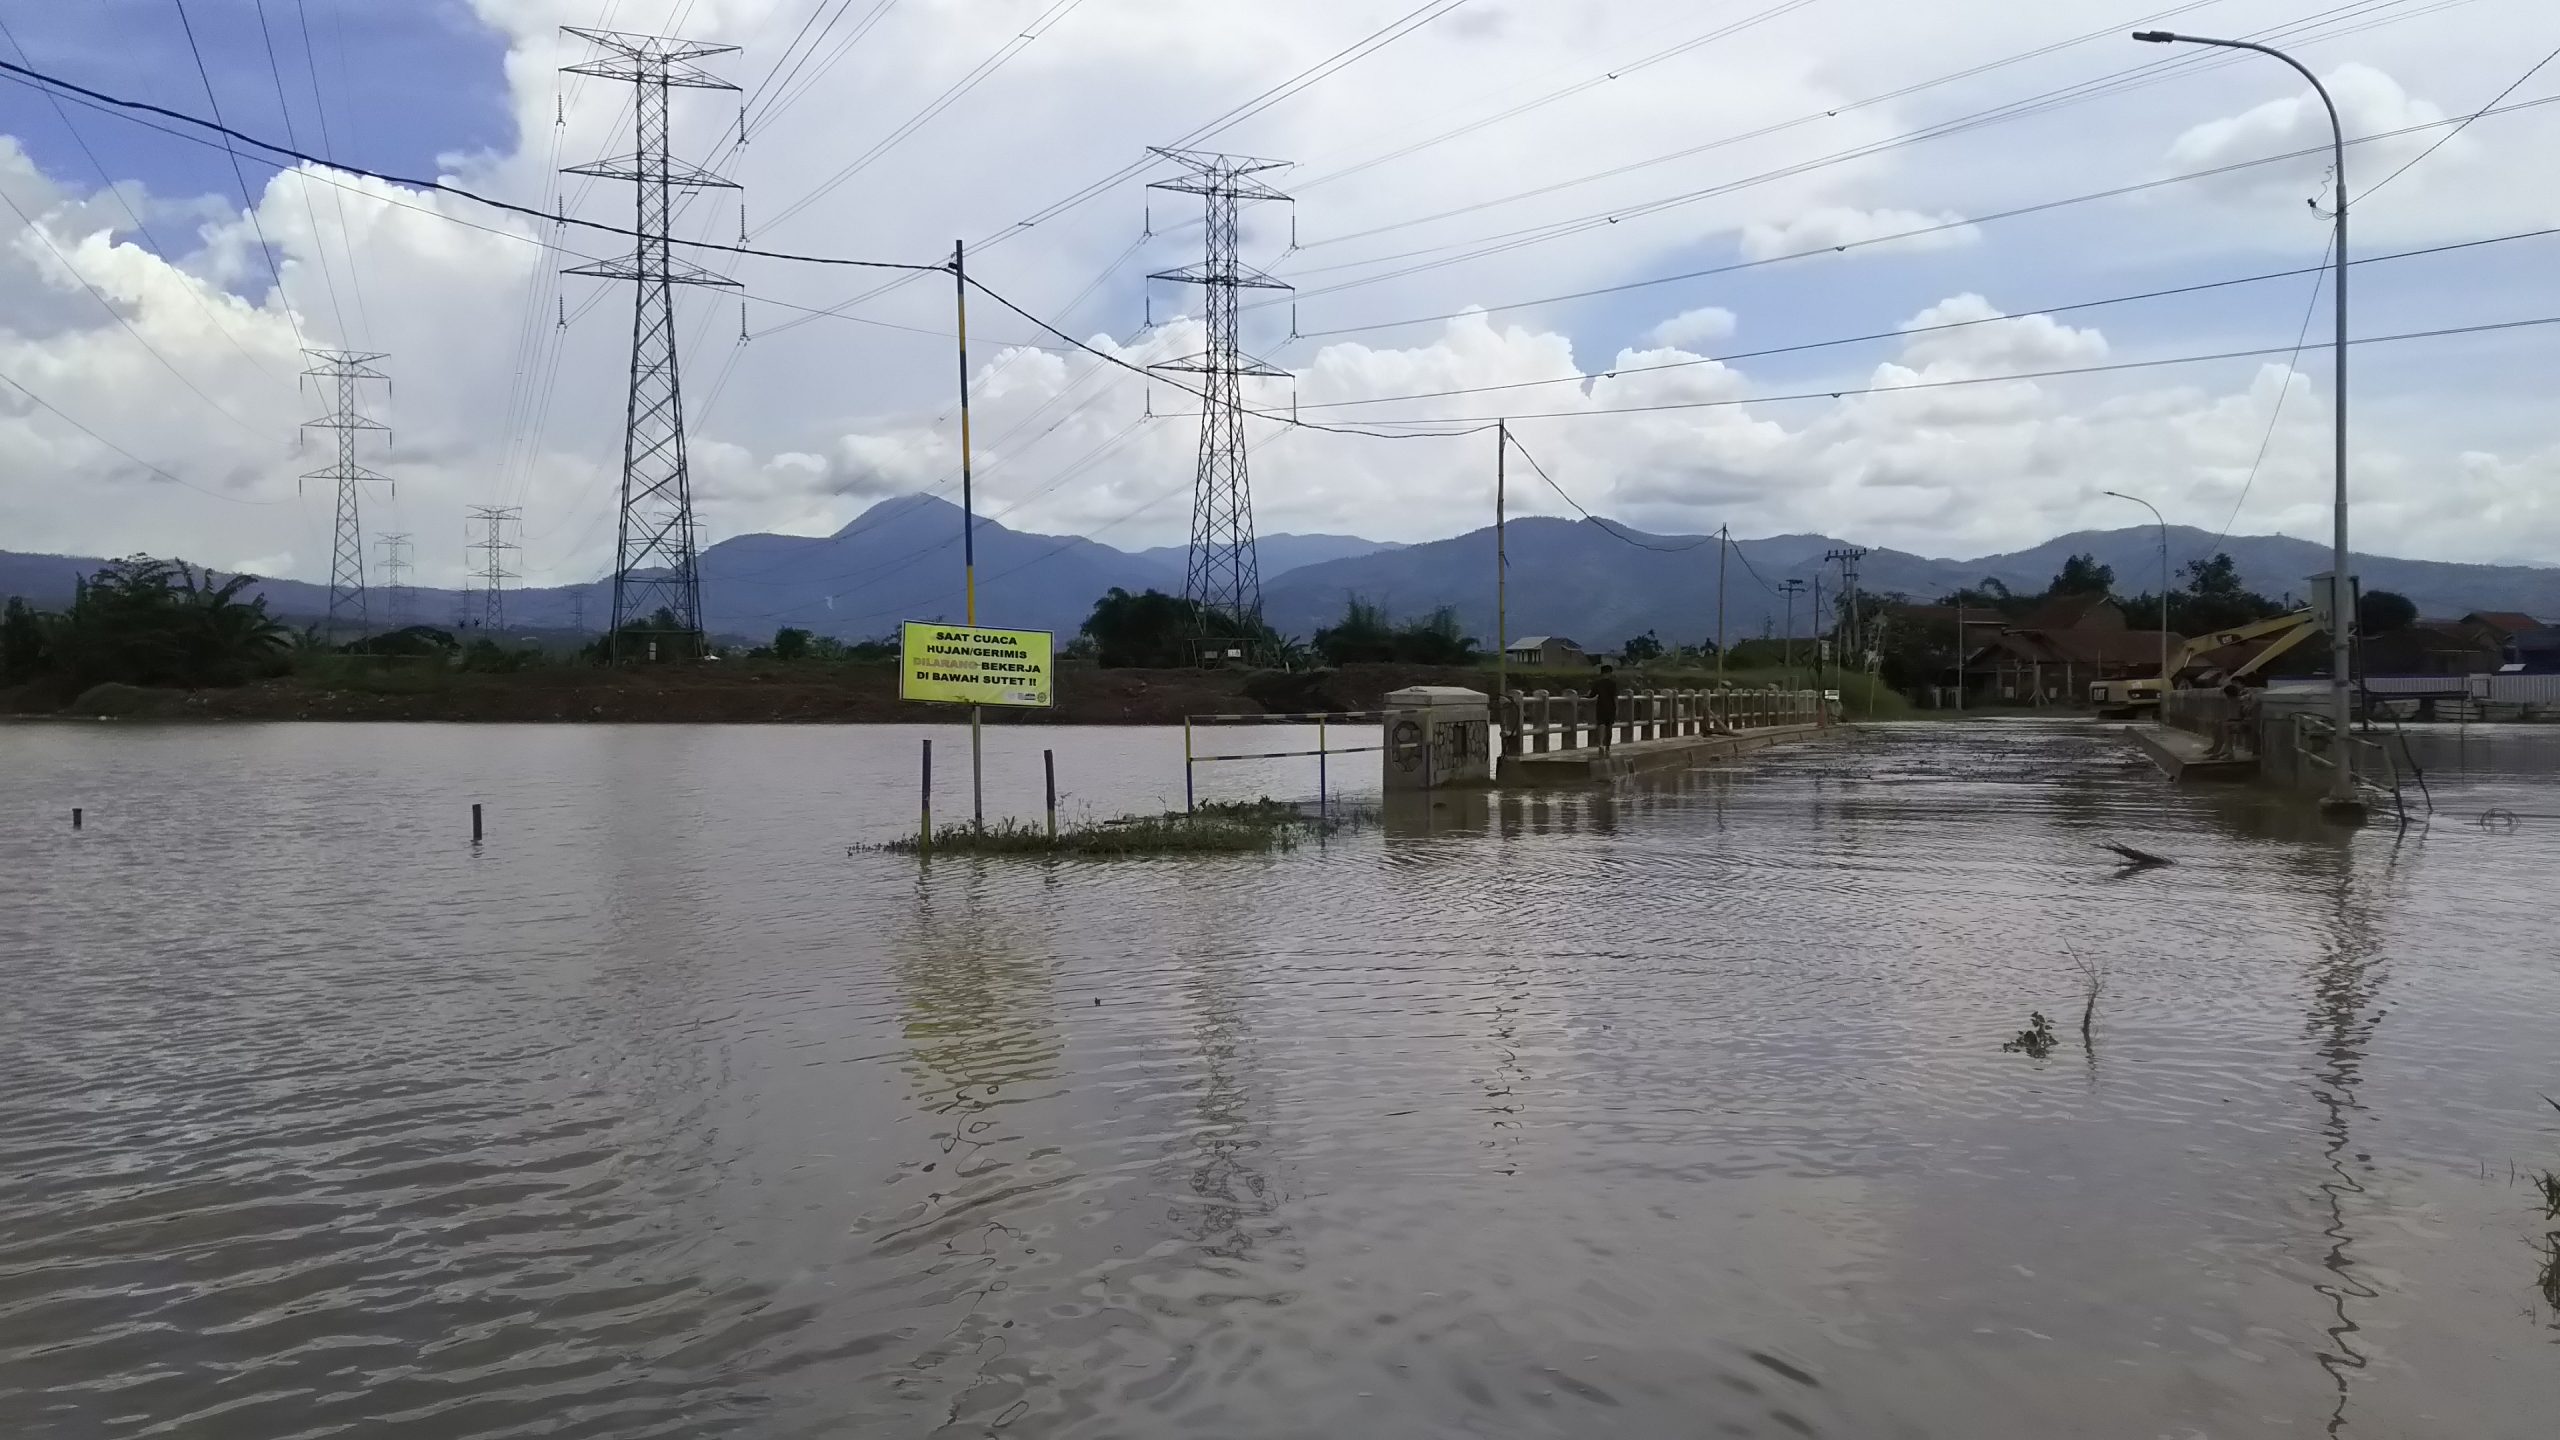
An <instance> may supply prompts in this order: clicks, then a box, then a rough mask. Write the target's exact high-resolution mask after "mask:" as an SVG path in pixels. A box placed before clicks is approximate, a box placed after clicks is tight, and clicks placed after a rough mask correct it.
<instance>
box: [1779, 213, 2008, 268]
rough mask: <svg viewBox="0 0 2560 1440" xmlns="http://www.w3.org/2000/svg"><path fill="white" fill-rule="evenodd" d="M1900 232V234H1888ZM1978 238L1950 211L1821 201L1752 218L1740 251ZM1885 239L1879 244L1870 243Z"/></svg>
mask: <svg viewBox="0 0 2560 1440" xmlns="http://www.w3.org/2000/svg"><path fill="white" fill-rule="evenodd" d="M1894 236H1904V237H1908V238H1904V239H1889V237H1894ZM1981 239H1982V232H1981V231H1980V230H1978V229H1976V228H1975V227H1973V226H1972V225H1969V224H1966V223H1965V218H1964V217H1963V216H1962V215H1958V214H1956V213H1955V212H1953V211H1946V212H1943V213H1940V214H1935V215H1925V214H1922V213H1921V212H1919V211H1917V210H1891V209H1885V210H1859V209H1855V208H1853V207H1850V206H1846V205H1826V206H1824V207H1822V208H1821V209H1818V210H1808V211H1806V212H1805V213H1804V214H1801V215H1798V216H1795V217H1794V218H1792V219H1789V220H1785V221H1781V222H1778V223H1775V224H1772V223H1767V222H1758V221H1755V222H1754V223H1752V224H1750V225H1746V226H1744V227H1743V230H1742V253H1743V254H1744V255H1745V256H1747V257H1748V258H1750V259H1753V260H1766V259H1769V258H1770V257H1772V256H1777V255H1798V254H1802V253H1804V252H1805V251H1808V250H1829V249H1839V248H1843V247H1847V246H1852V245H1857V246H1864V245H1870V244H1875V246H1876V248H1877V249H1893V250H1953V249H1959V248H1961V247H1963V246H1967V245H1971V244H1974V243H1976V242H1978V241H1979V240H1981ZM1879 241H1886V242H1887V243H1884V244H1876V242H1879Z"/></svg>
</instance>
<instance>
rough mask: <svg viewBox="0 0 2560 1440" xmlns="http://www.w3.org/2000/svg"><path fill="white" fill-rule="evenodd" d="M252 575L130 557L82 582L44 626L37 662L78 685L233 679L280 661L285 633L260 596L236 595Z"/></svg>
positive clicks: (271, 668) (287, 644) (287, 640)
mask: <svg viewBox="0 0 2560 1440" xmlns="http://www.w3.org/2000/svg"><path fill="white" fill-rule="evenodd" d="M255 583H257V577H256V576H253V575H234V576H232V577H231V578H230V579H228V580H218V579H217V578H216V576H215V573H214V572H213V571H210V570H203V571H199V570H197V569H196V568H195V567H194V566H191V565H189V564H187V563H185V562H184V561H177V560H155V559H152V558H151V557H149V556H147V555H137V556H134V557H133V558H131V559H128V560H115V561H110V562H108V563H107V564H106V565H105V566H103V567H101V568H100V569H99V570H98V572H97V573H96V574H94V575H91V576H89V577H87V578H86V579H84V580H82V581H81V582H80V585H79V587H78V589H77V590H76V592H75V593H74V596H73V599H72V602H71V608H70V609H69V610H66V611H64V612H63V613H62V614H60V615H58V616H54V617H51V619H50V623H45V622H39V624H40V627H41V628H42V629H43V630H44V632H45V639H44V646H43V661H42V663H43V665H44V668H45V669H46V670H47V671H49V672H51V673H54V674H59V675H61V676H63V677H64V678H65V679H67V680H69V681H70V682H71V683H72V684H73V685H74V686H77V687H79V688H84V689H85V688H86V687H88V686H91V685H97V684H102V683H104V682H107V681H118V682H121V683H124V684H128V685H185V686H211V685H238V684H241V683H243V682H245V681H248V680H251V679H255V678H257V677H258V676H260V675H263V674H269V673H274V672H276V671H277V670H279V669H281V668H282V667H283V665H284V664H285V655H286V653H287V651H288V650H289V649H290V648H291V646H292V636H291V633H290V632H288V631H287V630H286V629H285V627H284V626H283V625H282V624H280V623H279V622H278V621H277V620H276V619H275V617H273V616H271V615H269V614H268V613H267V601H266V597H265V596H257V597H254V598H251V599H246V600H244V599H242V598H241V595H242V593H243V592H244V591H246V590H247V589H248V588H249V587H250V586H251V585H253V584H255Z"/></svg>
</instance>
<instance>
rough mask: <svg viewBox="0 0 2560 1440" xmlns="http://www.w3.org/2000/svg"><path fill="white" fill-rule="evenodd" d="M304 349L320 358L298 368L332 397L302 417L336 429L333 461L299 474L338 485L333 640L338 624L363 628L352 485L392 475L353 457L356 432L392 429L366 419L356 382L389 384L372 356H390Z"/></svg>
mask: <svg viewBox="0 0 2560 1440" xmlns="http://www.w3.org/2000/svg"><path fill="white" fill-rule="evenodd" d="M302 353H304V354H305V355H308V356H310V357H311V358H312V359H313V360H314V361H316V362H318V363H316V364H314V365H313V366H312V367H311V368H310V369H308V370H305V371H303V372H302V373H303V374H305V375H308V376H310V377H312V378H313V379H315V380H319V381H322V382H323V393H324V394H328V395H331V396H332V398H333V400H334V402H335V403H334V405H333V408H331V410H330V411H329V413H328V414H326V415H323V416H321V417H320V418H319V419H317V420H306V421H304V422H302V423H303V428H304V429H306V430H335V431H337V432H338V459H337V463H336V464H334V465H331V466H330V467H329V468H327V469H325V470H314V471H311V472H310V473H309V474H306V475H304V476H303V477H302V478H303V479H305V480H334V481H336V482H337V486H338V528H337V536H336V539H335V541H334V542H333V544H332V546H331V549H330V556H329V625H328V634H329V638H330V639H331V640H332V641H335V640H336V639H337V638H338V634H339V631H340V630H341V629H350V628H351V629H353V630H354V631H355V632H356V633H357V634H362V633H363V632H364V630H365V628H366V616H365V602H364V525H363V522H362V520H361V518H360V517H359V516H358V514H357V506H356V487H357V485H359V484H360V483H362V482H364V481H367V480H379V481H382V482H383V483H384V484H386V485H387V484H389V483H390V482H391V477H390V476H388V475H380V474H376V473H375V472H373V471H371V470H368V469H366V468H365V467H363V466H362V465H359V464H357V463H356V436H358V435H360V434H362V433H364V432H365V431H367V430H378V431H381V432H382V434H383V435H384V436H385V437H386V438H388V437H389V436H390V434H391V428H390V427H389V426H387V425H384V424H382V423H381V422H380V421H377V420H369V419H366V418H365V415H364V412H362V411H361V410H359V409H357V408H356V385H357V382H359V381H363V380H380V381H382V382H383V383H384V384H386V385H387V384H389V383H390V382H391V377H390V376H388V375H385V374H383V373H382V372H381V371H379V370H376V369H374V368H373V362H374V361H376V360H381V359H386V358H388V356H387V354H385V353H383V352H370V353H368V352H360V351H355V350H305V351H303V352H302ZM330 381H335V382H336V388H335V390H334V391H332V390H329V389H328V388H327V382H330Z"/></svg>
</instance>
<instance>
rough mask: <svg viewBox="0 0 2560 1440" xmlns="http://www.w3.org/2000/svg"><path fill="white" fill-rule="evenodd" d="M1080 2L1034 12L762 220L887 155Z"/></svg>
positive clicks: (787, 211)
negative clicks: (890, 125)
mask: <svg viewBox="0 0 2560 1440" xmlns="http://www.w3.org/2000/svg"><path fill="white" fill-rule="evenodd" d="M1083 3H1084V0H1057V3H1055V4H1053V5H1051V6H1050V7H1049V8H1048V9H1047V10H1044V11H1042V12H1041V13H1040V14H1039V15H1037V16H1035V17H1034V18H1033V19H1032V21H1031V24H1030V26H1029V27H1028V28H1026V29H1024V30H1023V31H1022V32H1021V33H1019V34H1017V35H1015V36H1014V37H1013V38H1012V39H1009V40H1007V41H1006V42H1005V43H1004V44H1002V45H1000V46H998V47H996V50H995V52H994V53H993V54H990V55H989V56H987V58H985V59H983V60H981V61H979V62H978V63H977V64H976V65H975V66H974V67H972V68H971V69H970V70H969V71H968V73H966V74H964V75H962V76H961V77H960V78H959V79H957V80H955V81H953V82H951V84H950V85H949V86H948V87H946V88H945V89H944V90H943V92H942V93H941V94H939V95H937V96H935V97H934V98H933V99H931V100H929V101H926V102H925V105H924V108H923V109H921V110H918V111H917V112H916V113H915V114H913V115H911V116H909V117H908V118H907V119H906V120H905V121H904V122H903V123H901V124H900V125H899V126H898V127H897V128H896V129H894V130H892V131H890V132H889V134H888V135H887V136H886V137H884V138H882V139H880V140H879V141H876V142H874V143H873V145H872V146H871V148H870V149H868V150H865V151H863V152H862V153H861V154H860V155H857V156H855V157H854V158H853V160H852V161H851V162H849V163H847V164H846V165H845V166H844V167H843V168H841V169H839V170H837V171H836V172H835V173H834V174H832V175H830V176H828V177H827V178H826V179H824V180H822V181H820V182H818V186H817V188H816V189H814V190H811V191H810V192H809V193H808V194H806V195H803V196H801V197H800V198H799V199H797V200H794V201H793V202H791V203H790V204H788V205H786V206H784V207H782V213H780V214H778V215H776V216H774V217H773V218H772V219H771V220H768V221H766V222H765V223H766V224H767V225H780V224H782V223H784V222H785V221H787V220H789V219H790V218H791V217H792V216H794V215H797V214H799V213H800V212H801V211H803V210H806V209H808V208H809V207H810V206H811V205H814V204H816V203H818V201H819V200H821V199H823V198H825V197H826V196H828V195H830V194H832V193H834V192H835V190H836V188H837V187H838V186H841V185H843V184H844V183H845V182H846V181H848V180H850V179H852V178H853V177H854V176H856V175H858V174H860V173H862V171H863V170H864V169H865V168H867V167H869V165H870V164H871V162H872V161H874V160H877V159H879V158H880V157H881V156H883V155H886V154H888V153H889V152H890V151H891V150H893V149H895V148H897V146H898V144H899V143H900V142H901V141H903V140H905V139H906V138H907V137H908V136H910V135H913V134H915V133H916V132H917V131H918V130H921V129H923V128H924V127H925V126H926V125H928V124H930V123H932V121H933V119H934V117H935V116H937V115H940V114H941V113H942V112H943V111H945V110H948V109H950V108H951V107H952V106H953V105H956V104H958V103H959V102H960V100H961V98H962V97H963V96H966V95H967V94H968V93H969V92H970V91H972V90H975V89H977V88H978V87H979V86H980V85H982V84H984V83H986V81H987V79H988V77H990V76H992V75H994V74H995V73H996V72H997V71H998V70H1001V69H1003V68H1004V66H1005V63H1006V62H1007V61H1009V60H1011V59H1013V57H1015V56H1016V55H1019V54H1021V53H1022V52H1023V51H1025V50H1027V49H1029V48H1031V45H1032V42H1034V41H1036V40H1038V39H1039V38H1040V37H1041V36H1043V35H1046V34H1047V33H1049V31H1050V30H1051V29H1054V28H1056V27H1057V26H1058V25H1059V24H1060V23H1062V22H1064V21H1065V19H1066V18H1067V16H1068V15H1070V14H1072V13H1073V12H1074V11H1075V9H1076V7H1078V6H1080V5H1082V4H1083Z"/></svg>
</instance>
